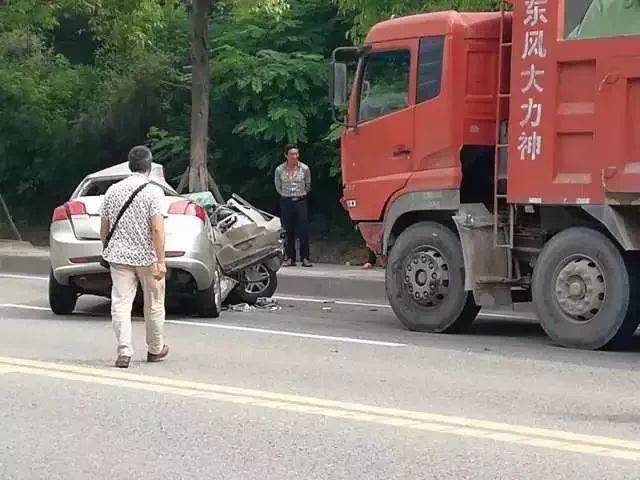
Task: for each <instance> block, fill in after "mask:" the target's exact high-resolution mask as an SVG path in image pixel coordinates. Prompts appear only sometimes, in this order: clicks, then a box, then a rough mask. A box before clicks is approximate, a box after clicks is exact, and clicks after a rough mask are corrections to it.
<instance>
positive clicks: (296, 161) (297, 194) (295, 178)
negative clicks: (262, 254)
mask: <svg viewBox="0 0 640 480" xmlns="http://www.w3.org/2000/svg"><path fill="white" fill-rule="evenodd" d="M284 156H285V162H284V163H282V164H281V165H279V166H278V168H276V173H275V179H274V180H275V186H276V191H277V192H278V194H279V195H280V211H281V217H282V224H283V225H284V228H285V230H286V231H287V245H286V248H287V252H286V253H287V257H288V261H287V263H286V264H285V265H286V266H290V267H293V266H295V265H296V237H298V239H299V240H300V260H301V261H302V266H303V267H311V266H312V264H311V260H310V259H309V220H308V215H307V194H308V193H309V191H310V190H311V170H310V169H309V167H308V166H307V165H305V164H304V163H302V162H301V161H300V150H299V149H298V147H296V146H295V145H287V146H286V147H285V150H284Z"/></svg>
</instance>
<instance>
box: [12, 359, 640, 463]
mask: <svg viewBox="0 0 640 480" xmlns="http://www.w3.org/2000/svg"><path fill="white" fill-rule="evenodd" d="M1 373H22V374H27V375H36V376H43V377H48V378H59V379H63V380H71V381H78V382H84V383H91V384H99V385H107V386H117V387H125V388H132V389H136V390H145V391H150V392H156V393H165V394H169V395H179V396H183V397H191V398H198V399H205V400H213V401H221V402H228V403H234V404H240V405H250V406H254V407H261V408H270V409H275V410H283V411H287V412H299V413H303V414H309V415H320V416H325V417H332V418H341V419H345V420H354V421H360V422H367V423H374V424H379V425H390V426H395V427H398V428H404V429H410V430H418V431H429V432H436V433H444V434H449V435H458V436H462V437H470V438H478V439H483V440H492V441H498V442H505V443H510V444H516V445H526V446H531V447H537V448H546V449H551V450H558V451H564V452H575V453H582V454H588V455H597V456H602V457H609V458H619V459H626V460H634V461H640V442H636V441H632V440H624V439H618V438H611V437H604V436H597V435H583V434H578V433H572V432H566V431H561V430H553V429H545V428H533V427H526V426H522V425H513V424H507V423H499V422H490V421H485V420H476V419H471V418H463V417H456V416H448V415H439V414H434V413H426V412H418V411H411V410H401V409H395V408H386V407H377V406H373V405H365V404H359V403H351V402H340V401H335V400H326V399H321V398H313V397H305V396H299V395H291V394H282V393H274V392H268V391H262V390H252V389H245V388H237V387H229V386H225V385H214V384H208V383H201V382H190V381H185V380H174V379H170V378H164V377H152V376H148V375H140V374H133V373H128V372H122V371H119V370H113V369H110V370H107V369H99V368H89V367H80V366H75V365H65V364H58V363H49V362H39V361H33V360H24V359H18V358H7V357H0V374H1Z"/></svg>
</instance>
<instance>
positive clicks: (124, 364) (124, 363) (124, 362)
mask: <svg viewBox="0 0 640 480" xmlns="http://www.w3.org/2000/svg"><path fill="white" fill-rule="evenodd" d="M130 362H131V357H128V356H126V355H119V356H118V359H117V360H116V368H129V363H130Z"/></svg>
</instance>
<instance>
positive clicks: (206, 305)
mask: <svg viewBox="0 0 640 480" xmlns="http://www.w3.org/2000/svg"><path fill="white" fill-rule="evenodd" d="M221 282H222V274H221V273H220V271H219V270H218V269H216V270H215V272H214V276H213V282H212V283H211V286H210V287H209V288H207V289H206V290H198V291H197V292H196V310H197V312H198V314H199V315H200V316H201V317H207V318H218V317H219V316H220V312H221V311H222V285H221Z"/></svg>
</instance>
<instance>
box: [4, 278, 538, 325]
mask: <svg viewBox="0 0 640 480" xmlns="http://www.w3.org/2000/svg"><path fill="white" fill-rule="evenodd" d="M0 278H16V279H24V280H47V281H48V280H49V277H46V276H42V275H13V274H5V273H0ZM273 298H274V299H275V300H281V301H288V302H303V303H323V304H327V305H331V304H333V305H342V306H347V307H365V308H385V309H391V305H389V304H386V303H369V302H358V301H354V300H340V299H330V298H319V297H303V296H296V295H274V296H273ZM2 306H6V305H0V307H2ZM13 307H14V308H20V306H18V305H13ZM34 309H35V308H34ZM45 310H48V309H45ZM478 316H479V317H480V318H504V319H511V320H535V319H536V317H535V314H533V313H532V314H527V313H523V312H519V313H516V312H505V313H502V312H480V314H479V315H478Z"/></svg>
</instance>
